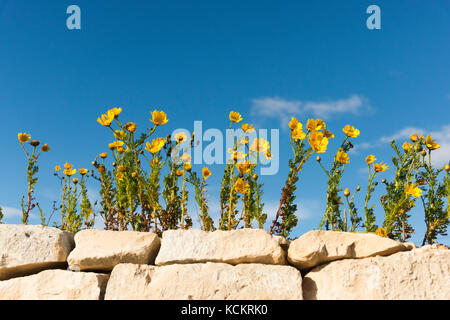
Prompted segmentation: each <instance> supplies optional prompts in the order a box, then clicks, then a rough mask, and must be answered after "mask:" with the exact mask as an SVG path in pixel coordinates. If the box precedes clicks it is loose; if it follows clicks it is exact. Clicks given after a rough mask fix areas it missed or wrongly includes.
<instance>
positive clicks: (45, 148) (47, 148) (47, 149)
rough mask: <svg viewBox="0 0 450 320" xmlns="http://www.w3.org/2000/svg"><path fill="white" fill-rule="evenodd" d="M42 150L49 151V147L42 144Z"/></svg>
mask: <svg viewBox="0 0 450 320" xmlns="http://www.w3.org/2000/svg"><path fill="white" fill-rule="evenodd" d="M42 151H43V152H49V151H50V147H49V146H48V144H44V145H43V146H42Z"/></svg>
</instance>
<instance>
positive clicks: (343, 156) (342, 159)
mask: <svg viewBox="0 0 450 320" xmlns="http://www.w3.org/2000/svg"><path fill="white" fill-rule="evenodd" d="M336 161H337V162H339V163H341V164H347V163H350V158H349V156H348V154H347V153H346V152H344V151H342V150H339V151H338V153H337V155H336Z"/></svg>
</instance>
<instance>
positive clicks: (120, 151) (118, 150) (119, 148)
mask: <svg viewBox="0 0 450 320" xmlns="http://www.w3.org/2000/svg"><path fill="white" fill-rule="evenodd" d="M125 151H127V150H125V148H124V147H117V152H118V153H119V154H122V153H125Z"/></svg>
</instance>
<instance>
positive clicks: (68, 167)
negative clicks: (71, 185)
mask: <svg viewBox="0 0 450 320" xmlns="http://www.w3.org/2000/svg"><path fill="white" fill-rule="evenodd" d="M72 167H73V164H70V163H68V162H66V163H64V169H66V170H68V169H72Z"/></svg>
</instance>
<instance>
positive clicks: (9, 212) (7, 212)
mask: <svg viewBox="0 0 450 320" xmlns="http://www.w3.org/2000/svg"><path fill="white" fill-rule="evenodd" d="M0 207H1V208H2V212H3V216H4V217H5V218H12V217H21V216H22V210H20V209H17V208H13V207H7V206H0Z"/></svg>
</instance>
